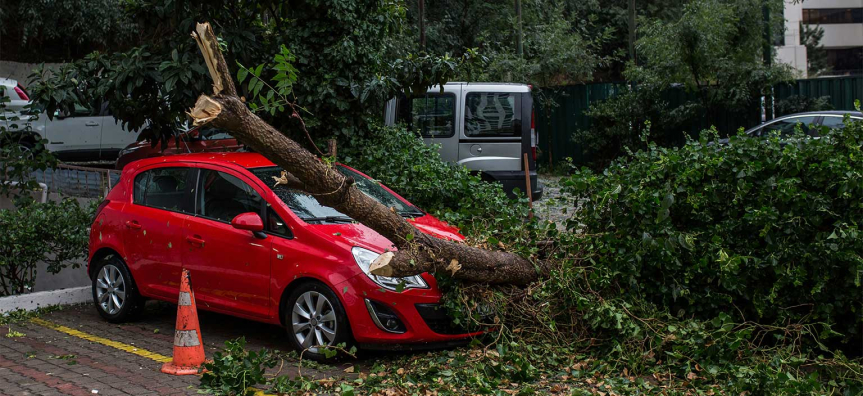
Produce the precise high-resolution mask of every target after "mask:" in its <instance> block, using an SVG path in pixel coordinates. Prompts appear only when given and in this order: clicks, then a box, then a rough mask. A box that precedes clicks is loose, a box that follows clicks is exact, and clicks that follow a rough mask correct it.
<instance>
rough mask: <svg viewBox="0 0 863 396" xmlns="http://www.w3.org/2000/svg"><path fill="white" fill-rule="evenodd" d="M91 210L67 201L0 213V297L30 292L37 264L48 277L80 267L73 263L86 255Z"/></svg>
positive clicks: (39, 204) (23, 206)
mask: <svg viewBox="0 0 863 396" xmlns="http://www.w3.org/2000/svg"><path fill="white" fill-rule="evenodd" d="M92 209H93V208H92V207H91V208H82V207H81V206H79V205H78V202H77V201H75V200H72V199H70V200H65V201H63V202H60V203H45V204H42V203H33V202H30V203H25V204H23V205H22V206H19V207H18V208H17V209H14V210H7V209H3V210H0V229H2V230H3V232H2V233H0V288H2V290H0V295H10V294H20V293H25V292H26V291H28V290H30V289H32V288H33V283H34V282H35V280H36V266H37V264H38V263H39V262H44V263H46V264H47V265H48V268H47V271H48V273H51V274H56V273H58V272H60V270H62V269H63V268H66V267H68V266H69V265H71V266H72V267H73V268H77V267H78V266H80V264H78V263H77V262H74V261H76V260H78V259H80V258H83V257H86V256H87V238H88V235H89V224H90V221H91V220H92V217H93V210H92Z"/></svg>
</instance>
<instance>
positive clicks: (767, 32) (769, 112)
mask: <svg viewBox="0 0 863 396" xmlns="http://www.w3.org/2000/svg"><path fill="white" fill-rule="evenodd" d="M761 12H762V13H763V14H764V54H763V56H764V65H766V66H771V65H772V64H773V48H772V47H773V36H772V34H771V33H772V29H771V26H770V6H769V5H768V0H764V1H763V3H762V5H761ZM767 89H768V92H767V93H765V95H764V120H765V121H766V120H772V119H773V87H769V88H767Z"/></svg>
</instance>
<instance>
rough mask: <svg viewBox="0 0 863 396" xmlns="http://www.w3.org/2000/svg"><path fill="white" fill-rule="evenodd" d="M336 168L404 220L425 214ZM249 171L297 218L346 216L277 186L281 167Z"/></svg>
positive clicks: (371, 182)
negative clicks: (276, 182) (276, 181)
mask: <svg viewBox="0 0 863 396" xmlns="http://www.w3.org/2000/svg"><path fill="white" fill-rule="evenodd" d="M337 169H338V170H339V172H341V173H342V174H343V175H345V176H349V177H353V179H354V181H355V184H356V186H357V188H358V189H359V190H360V191H362V192H363V193H365V194H366V195H368V196H369V197H371V198H373V199H374V200H376V201H378V202H380V203H381V204H383V205H384V206H386V207H388V208H393V209H394V210H395V211H396V212H398V213H399V214H401V215H403V216H405V217H416V216H422V215H423V213H422V211H420V210H419V209H417V208H416V207H414V206H411V205H408V204H406V203H404V202H403V201H402V200H400V199H399V198H398V197H396V196H395V195H393V194H391V193H390V192H389V191H387V190H386V189H384V188H383V187H381V186H380V185H379V184H378V183H377V182H376V181H374V180H371V179H368V178H366V177H364V176H362V175H361V174H359V173H357V172H354V171H352V170H350V169H348V168H346V167H343V166H341V165H338V166H337ZM250 171H251V172H252V174H253V175H255V176H256V177H257V178H259V179H261V181H263V182H264V183H265V184H267V185H269V186H270V188H272V190H273V192H274V193H276V196H278V197H279V199H281V200H282V202H284V203H285V205H287V206H288V208H290V209H291V211H293V212H294V214H296V215H297V217H299V218H300V219H303V220H304V221H305V220H311V219H320V218H324V217H347V215H345V214H343V213H341V212H339V211H338V210H335V209H333V208H331V207H329V206H324V205H321V204H320V203H319V202H318V200H317V199H315V197H313V196H311V195H309V194H306V193H304V192H302V191H299V190H295V189H292V188H288V187H287V186H285V185H283V184H280V185H275V182H274V179H273V178H278V177H280V176H281V174H282V168H280V167H277V166H272V167H266V168H254V169H250Z"/></svg>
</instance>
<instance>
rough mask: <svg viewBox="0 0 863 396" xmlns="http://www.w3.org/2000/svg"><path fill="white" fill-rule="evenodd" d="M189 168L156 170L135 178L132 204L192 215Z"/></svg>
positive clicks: (145, 172)
mask: <svg viewBox="0 0 863 396" xmlns="http://www.w3.org/2000/svg"><path fill="white" fill-rule="evenodd" d="M188 179H189V168H156V169H151V170H148V171H144V172H141V173H139V174H138V175H137V176H135V184H134V186H133V192H132V202H133V203H135V204H138V205H144V206H149V207H153V208H159V209H166V210H171V211H175V212H185V213H191V212H192V209H191V205H190V204H189V196H188V194H187V190H188V188H189V187H190V186H191V184H190V183H189V180H188Z"/></svg>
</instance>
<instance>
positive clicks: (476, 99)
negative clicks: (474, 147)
mask: <svg viewBox="0 0 863 396" xmlns="http://www.w3.org/2000/svg"><path fill="white" fill-rule="evenodd" d="M516 95H517V94H514V93H500V92H497V93H494V92H471V93H469V94H467V97H466V98H465V105H464V111H465V114H464V134H465V135H466V136H470V137H519V136H521V131H520V130H519V124H520V123H519V122H516V121H518V120H520V119H521V116H520V114H519V112H518V111H517V108H516Z"/></svg>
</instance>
